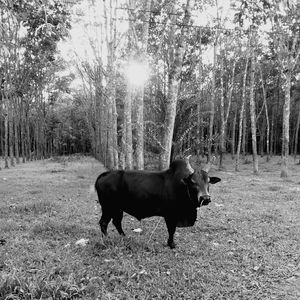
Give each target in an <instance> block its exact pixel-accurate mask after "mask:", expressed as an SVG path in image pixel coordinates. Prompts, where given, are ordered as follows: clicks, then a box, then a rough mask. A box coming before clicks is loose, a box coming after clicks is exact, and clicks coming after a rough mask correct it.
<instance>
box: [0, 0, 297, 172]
mask: <svg viewBox="0 0 300 300" xmlns="http://www.w3.org/2000/svg"><path fill="white" fill-rule="evenodd" d="M0 9H1V14H0V16H1V23H0V24H1V31H0V35H1V39H0V41H1V42H0V76H1V89H0V91H1V94H0V155H1V158H2V159H1V160H0V167H1V168H10V167H13V166H14V165H15V164H18V163H20V162H26V161H31V160H39V159H43V158H49V157H52V156H54V155H69V154H73V153H85V154H92V155H93V156H94V157H96V158H97V159H98V160H100V161H101V162H103V164H104V165H105V166H106V167H107V168H109V169H116V168H126V169H131V168H136V169H144V168H153V167H154V168H159V169H164V168H167V167H168V165H169V162H170V160H172V159H174V158H176V157H182V156H185V155H187V154H192V155H195V156H197V158H198V159H201V158H203V157H205V158H206V159H207V160H210V158H211V156H212V155H216V156H217V158H218V165H219V168H220V170H221V169H222V168H224V166H223V158H224V155H226V154H230V155H231V156H232V163H233V164H234V165H235V169H236V170H237V171H238V170H239V169H240V162H243V161H245V157H246V155H247V154H250V155H252V160H253V172H254V173H258V172H259V166H258V157H259V156H265V157H266V160H267V161H269V160H270V159H271V157H272V156H275V155H281V157H282V163H281V176H282V177H286V176H288V164H287V162H288V157H289V155H293V156H294V158H295V159H296V157H297V154H299V152H300V142H299V138H300V137H299V123H300V84H299V70H300V69H299V54H300V39H299V34H300V22H299V21H300V3H299V2H298V1H275V0H269V1H267V0H261V1H244V0H239V1H235V0H232V1H218V0H215V1H208V0H207V1H206V0H203V1H192V0H187V1H179V0H178V1H168V0H165V1H150V0H143V1H134V0H130V1H122V0H111V1H108V0H105V1H88V0H85V1H71V0H64V1H62V0H61V1H59V0H51V1H42V0H22V1H21V0H14V1H13V0H1V1H0Z"/></svg>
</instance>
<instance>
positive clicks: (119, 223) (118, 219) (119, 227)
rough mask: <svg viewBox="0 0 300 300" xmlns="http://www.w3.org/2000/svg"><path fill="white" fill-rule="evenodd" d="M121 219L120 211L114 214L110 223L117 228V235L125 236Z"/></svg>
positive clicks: (121, 213)
mask: <svg viewBox="0 0 300 300" xmlns="http://www.w3.org/2000/svg"><path fill="white" fill-rule="evenodd" d="M122 219H123V212H122V211H121V212H118V213H116V214H114V216H113V221H112V222H113V224H114V225H115V227H116V228H117V230H118V232H119V234H121V235H124V236H125V233H124V231H123V229H122Z"/></svg>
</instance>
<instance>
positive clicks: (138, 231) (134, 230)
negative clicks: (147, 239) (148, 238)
mask: <svg viewBox="0 0 300 300" xmlns="http://www.w3.org/2000/svg"><path fill="white" fill-rule="evenodd" d="M132 231H133V232H136V233H141V232H142V231H143V229H142V228H136V229H133V230H132Z"/></svg>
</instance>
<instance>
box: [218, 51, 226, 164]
mask: <svg viewBox="0 0 300 300" xmlns="http://www.w3.org/2000/svg"><path fill="white" fill-rule="evenodd" d="M220 67H221V72H220V81H221V83H220V84H221V96H220V113H221V128H220V163H219V170H222V169H223V155H224V154H225V108H224V78H223V76H224V58H223V53H221V62H220Z"/></svg>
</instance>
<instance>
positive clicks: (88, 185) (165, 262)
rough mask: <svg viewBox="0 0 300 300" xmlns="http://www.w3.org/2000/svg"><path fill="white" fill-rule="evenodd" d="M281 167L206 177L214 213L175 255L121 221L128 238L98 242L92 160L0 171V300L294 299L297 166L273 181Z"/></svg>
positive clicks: (299, 207)
mask: <svg viewBox="0 0 300 300" xmlns="http://www.w3.org/2000/svg"><path fill="white" fill-rule="evenodd" d="M279 161H280V158H279V157H273V158H272V160H271V162H270V163H266V161H265V158H261V159H260V174H259V175H258V176H255V175H253V174H252V165H251V164H250V163H247V164H242V165H241V172H238V173H236V172H235V171H234V167H233V163H232V161H231V159H230V158H229V157H227V158H226V161H225V167H226V168H225V170H223V171H217V169H216V167H213V169H212V173H211V174H213V175H216V176H219V177H220V178H222V181H221V182H220V183H218V184H216V185H214V186H211V189H210V193H211V195H212V203H211V204H210V205H209V206H208V207H204V208H201V209H200V210H199V211H198V221H197V223H196V225H195V226H194V227H189V228H179V229H177V234H176V236H175V240H176V242H177V248H176V249H175V250H171V249H169V248H168V247H167V246H166V240H167V230H166V227H165V224H164V221H163V220H162V219H160V218H158V217H156V218H150V219H147V220H143V221H142V222H138V221H137V220H135V219H133V218H132V217H130V216H128V215H125V217H124V220H123V227H124V231H125V232H126V233H127V236H126V237H125V238H122V237H119V235H118V234H117V232H116V230H115V229H114V227H113V226H112V225H110V226H109V229H108V232H109V237H108V238H104V239H103V238H102V236H101V233H100V229H99V227H98V220H99V216H100V214H101V210H100V207H99V205H98V203H97V202H96V199H97V196H96V193H95V192H94V191H93V189H92V186H93V184H94V182H95V179H96V177H97V176H98V175H99V174H100V173H101V172H102V171H104V168H103V166H102V165H101V164H100V163H99V162H97V161H96V160H94V159H92V158H89V157H78V156H72V157H69V158H68V157H66V158H63V157H59V158H55V159H49V160H44V161H37V162H29V163H26V164H21V165H18V166H16V167H14V168H11V169H9V170H6V169H2V170H1V171H0V299H7V300H8V299H76V298H78V299H207V300H208V299H211V300H212V299H214V300H216V299H230V300H232V299H256V300H257V299H277V300H279V299H283V300H296V299H300V165H297V164H296V163H294V161H293V159H292V158H291V159H290V176H289V178H288V179H281V178H280V165H279ZM137 228H141V229H142V232H135V231H133V230H134V229H137ZM81 239H85V240H83V243H81V244H76V242H77V241H79V240H81ZM86 240H88V241H87V243H86V244H85V243H84V242H85V241H86Z"/></svg>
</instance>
